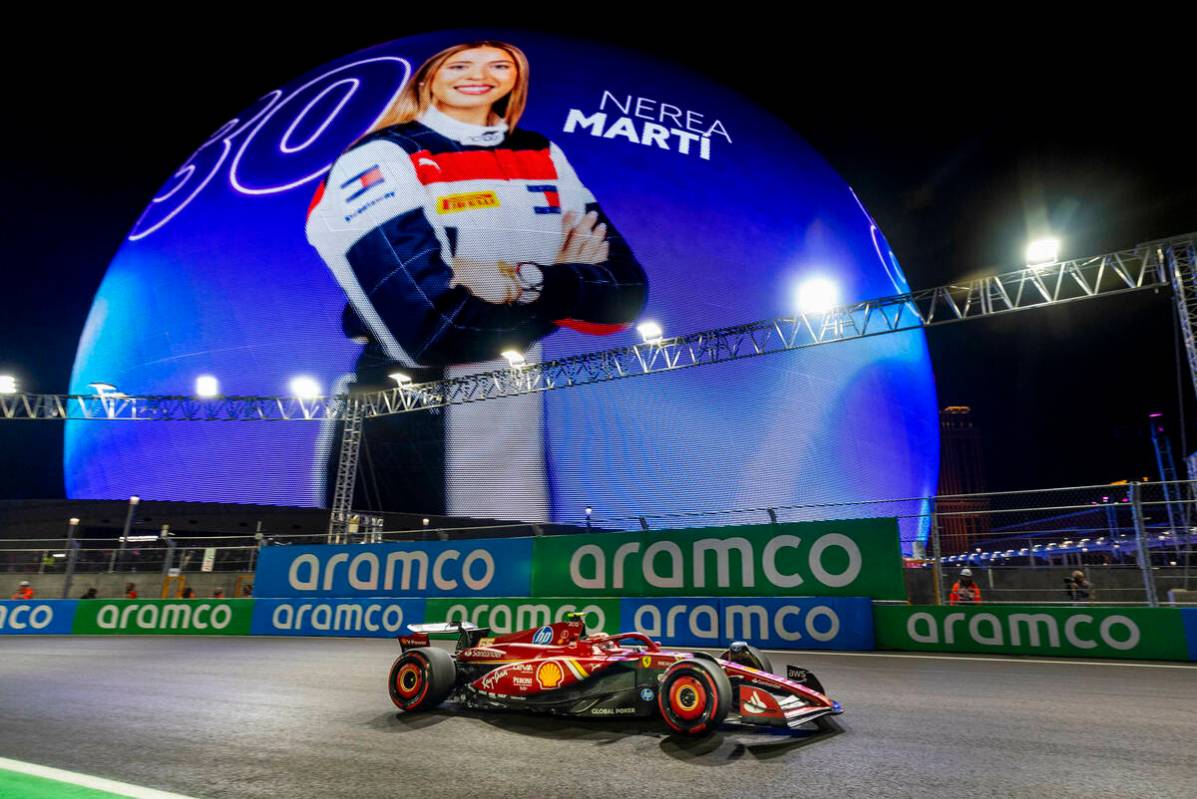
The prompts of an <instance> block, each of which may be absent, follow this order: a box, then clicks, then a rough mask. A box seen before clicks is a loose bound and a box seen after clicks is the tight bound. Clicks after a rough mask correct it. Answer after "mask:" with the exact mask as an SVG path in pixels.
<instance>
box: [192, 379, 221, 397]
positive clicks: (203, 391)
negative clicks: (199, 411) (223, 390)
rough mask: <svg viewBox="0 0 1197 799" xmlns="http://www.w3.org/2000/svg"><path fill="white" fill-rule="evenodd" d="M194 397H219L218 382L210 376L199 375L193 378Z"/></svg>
mask: <svg viewBox="0 0 1197 799" xmlns="http://www.w3.org/2000/svg"><path fill="white" fill-rule="evenodd" d="M195 396H197V397H199V398H200V399H213V398H215V397H219V396H220V381H219V380H217V379H216V378H215V377H213V376H212V375H200V376H199V377H197V378H195Z"/></svg>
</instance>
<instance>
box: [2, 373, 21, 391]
mask: <svg viewBox="0 0 1197 799" xmlns="http://www.w3.org/2000/svg"><path fill="white" fill-rule="evenodd" d="M16 393H17V378H16V377H14V376H13V375H0V394H16Z"/></svg>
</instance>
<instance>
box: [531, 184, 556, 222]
mask: <svg viewBox="0 0 1197 799" xmlns="http://www.w3.org/2000/svg"><path fill="white" fill-rule="evenodd" d="M528 191H530V192H532V193H533V194H543V195H544V199H545V202H546V203H547V205H534V206H532V210H533V211H535V212H536V213H538V214H559V213H561V195H560V194H559V193H558V192H557V187H556V186H554V185H551V184H548V183H541V184H536V185H533V186H528Z"/></svg>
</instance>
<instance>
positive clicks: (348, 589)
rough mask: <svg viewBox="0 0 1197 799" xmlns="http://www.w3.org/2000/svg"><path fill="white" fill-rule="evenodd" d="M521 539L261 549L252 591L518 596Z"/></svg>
mask: <svg viewBox="0 0 1197 799" xmlns="http://www.w3.org/2000/svg"><path fill="white" fill-rule="evenodd" d="M531 555H532V544H531V541H530V540H529V539H519V538H508V539H496V540H493V541H428V542H419V541H411V542H403V543H386V544H367V545H362V544H357V545H353V546H349V545H345V546H328V545H324V546H289V547H266V548H265V549H263V550H262V554H261V556H260V557H259V559H258V568H257V572H256V576H255V579H254V586H255V591H256V592H257V593H260V594H261V595H262V596H269V597H283V598H286V597H336V598H349V597H360V598H363V599H364V598H378V597H406V596H411V597H423V596H469V595H476V596H521V595H527V594H528V589H529V587H530V581H531V563H530V562H531Z"/></svg>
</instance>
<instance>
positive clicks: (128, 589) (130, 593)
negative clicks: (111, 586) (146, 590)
mask: <svg viewBox="0 0 1197 799" xmlns="http://www.w3.org/2000/svg"><path fill="white" fill-rule="evenodd" d="M125 599H137V586H136V585H135V584H133V583H125Z"/></svg>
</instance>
